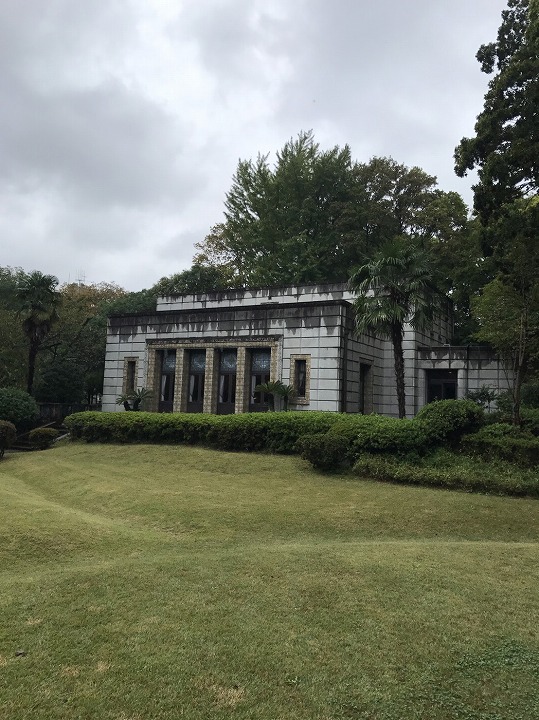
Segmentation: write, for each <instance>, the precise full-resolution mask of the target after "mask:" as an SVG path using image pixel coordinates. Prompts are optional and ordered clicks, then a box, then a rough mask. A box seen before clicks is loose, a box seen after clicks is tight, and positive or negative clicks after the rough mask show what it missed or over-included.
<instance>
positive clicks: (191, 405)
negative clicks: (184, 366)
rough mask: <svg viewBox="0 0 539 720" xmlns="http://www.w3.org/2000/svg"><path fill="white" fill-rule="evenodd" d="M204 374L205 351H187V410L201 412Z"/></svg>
mask: <svg viewBox="0 0 539 720" xmlns="http://www.w3.org/2000/svg"><path fill="white" fill-rule="evenodd" d="M205 376H206V351H205V350H193V351H191V352H190V353H189V381H188V382H189V386H188V388H187V411H188V412H202V410H203V407H204V380H205Z"/></svg>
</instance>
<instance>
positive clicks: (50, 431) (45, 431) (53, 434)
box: [28, 427, 60, 450]
mask: <svg viewBox="0 0 539 720" xmlns="http://www.w3.org/2000/svg"><path fill="white" fill-rule="evenodd" d="M59 434H60V433H59V432H58V430H55V429H54V428H47V427H39V428H35V429H34V430H31V431H30V432H29V433H28V440H29V441H30V444H31V445H32V447H34V448H35V449H36V450H47V448H50V447H51V446H52V444H53V442H54V441H55V440H56V438H57V437H58V435H59Z"/></svg>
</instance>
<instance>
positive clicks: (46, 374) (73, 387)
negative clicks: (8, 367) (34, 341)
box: [33, 357, 86, 403]
mask: <svg viewBox="0 0 539 720" xmlns="http://www.w3.org/2000/svg"><path fill="white" fill-rule="evenodd" d="M85 390H86V388H85V384H84V375H83V374H82V373H81V369H80V367H79V366H78V365H76V364H74V363H73V362H71V361H70V360H68V359H67V358H62V357H59V358H56V359H53V358H51V359H49V360H48V361H47V362H46V364H45V366H44V367H42V368H41V369H40V372H39V373H38V375H37V378H36V382H35V388H34V393H33V394H34V397H35V399H36V400H37V401H38V402H43V403H80V402H83V401H84V398H85Z"/></svg>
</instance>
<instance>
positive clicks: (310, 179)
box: [195, 133, 466, 286]
mask: <svg viewBox="0 0 539 720" xmlns="http://www.w3.org/2000/svg"><path fill="white" fill-rule="evenodd" d="M465 223H466V207H465V205H464V203H463V202H462V200H461V198H460V197H459V196H458V195H457V194H456V193H444V192H442V191H441V190H439V189H438V188H437V187H436V178H434V177H432V176H430V175H428V174H427V173H425V172H424V171H423V170H421V169H420V168H407V167H405V166H404V165H400V164H399V163H397V162H395V161H394V160H393V159H391V158H373V159H372V160H371V161H369V162H368V163H358V162H356V161H353V160H352V157H351V151H350V148H349V147H348V146H345V147H344V148H339V147H337V146H336V147H334V148H332V149H330V150H327V151H323V150H321V149H320V147H319V145H318V144H317V143H316V142H315V141H314V137H313V135H312V133H300V135H299V136H298V138H297V139H296V140H290V141H289V142H287V143H286V144H285V146H284V148H283V149H282V150H281V151H280V152H278V153H277V159H276V163H275V165H274V167H271V166H270V164H269V162H268V156H267V155H259V156H258V158H257V160H256V161H252V160H250V161H243V160H242V161H240V163H239V164H238V169H237V171H236V173H235V175H234V178H233V182H232V187H231V189H230V191H229V192H228V193H227V196H226V201H225V220H224V222H223V223H221V224H219V225H217V226H215V227H214V228H213V229H212V231H211V233H210V234H209V235H208V237H207V238H206V239H205V240H204V242H202V243H200V244H199V246H198V249H199V253H198V254H197V255H196V256H195V263H197V264H199V265H203V266H210V267H213V268H219V269H220V270H221V272H222V273H223V274H224V275H225V276H226V277H227V278H228V279H229V281H230V282H231V283H232V284H235V285H238V286H248V285H250V286H256V285H278V284H281V285H285V284H294V283H318V282H334V281H343V280H346V279H347V278H348V277H349V275H350V271H351V269H352V268H354V267H359V266H360V265H362V264H363V263H365V262H366V261H367V260H368V259H369V258H370V257H372V256H373V254H374V253H375V252H376V251H377V249H378V248H380V247H381V246H382V245H384V244H385V243H387V242H389V241H392V240H393V239H395V238H396V237H406V238H408V239H414V240H418V241H421V242H422V243H423V244H425V245H426V244H428V243H432V242H435V241H436V242H448V241H449V239H450V237H451V236H452V234H454V233H455V232H457V231H460V229H461V228H462V227H463V225H465Z"/></svg>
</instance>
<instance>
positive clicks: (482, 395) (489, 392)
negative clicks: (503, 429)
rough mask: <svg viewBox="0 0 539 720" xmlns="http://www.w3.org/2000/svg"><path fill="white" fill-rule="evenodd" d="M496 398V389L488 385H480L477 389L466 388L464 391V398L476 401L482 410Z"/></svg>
mask: <svg viewBox="0 0 539 720" xmlns="http://www.w3.org/2000/svg"><path fill="white" fill-rule="evenodd" d="M497 398H498V391H497V390H496V389H495V388H492V387H490V386H489V385H481V387H480V388H479V390H468V392H467V393H466V400H471V401H472V402H474V403H477V405H479V407H481V408H483V410H485V409H489V408H490V406H491V405H492V403H493V402H494V401H495V400H497Z"/></svg>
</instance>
